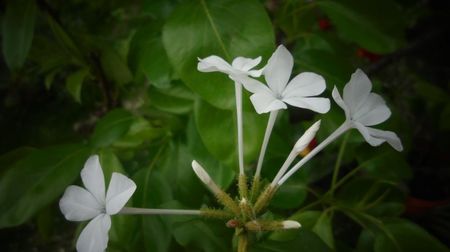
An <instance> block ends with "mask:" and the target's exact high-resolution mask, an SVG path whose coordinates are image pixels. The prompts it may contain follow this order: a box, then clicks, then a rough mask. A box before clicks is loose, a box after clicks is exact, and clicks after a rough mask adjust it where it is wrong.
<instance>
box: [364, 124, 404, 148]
mask: <svg viewBox="0 0 450 252" xmlns="http://www.w3.org/2000/svg"><path fill="white" fill-rule="evenodd" d="M367 130H368V131H369V133H370V135H372V136H373V137H375V138H379V139H384V140H386V141H387V142H388V144H390V145H391V146H392V147H393V148H394V149H395V150H396V151H402V150H403V145H402V142H401V141H400V138H398V136H397V135H396V134H395V133H394V132H392V131H385V130H379V129H374V128H369V127H367Z"/></svg>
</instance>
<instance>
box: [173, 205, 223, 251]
mask: <svg viewBox="0 0 450 252" xmlns="http://www.w3.org/2000/svg"><path fill="white" fill-rule="evenodd" d="M164 208H172V209H186V207H185V206H183V205H181V204H179V203H178V202H175V201H173V202H169V203H168V204H165V205H164ZM167 219H168V220H169V222H170V223H171V228H172V232H173V235H174V237H175V240H176V241H177V242H178V243H179V244H180V245H182V246H183V247H188V248H192V251H205V252H220V251H224V252H227V251H231V250H232V249H231V242H230V240H231V237H232V229H229V228H227V227H226V226H225V225H224V223H223V221H213V220H204V219H202V218H200V217H198V216H186V215H178V216H167Z"/></svg>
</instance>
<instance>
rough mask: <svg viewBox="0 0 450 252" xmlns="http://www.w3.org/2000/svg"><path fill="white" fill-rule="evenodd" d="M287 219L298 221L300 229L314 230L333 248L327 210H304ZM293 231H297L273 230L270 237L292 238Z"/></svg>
mask: <svg viewBox="0 0 450 252" xmlns="http://www.w3.org/2000/svg"><path fill="white" fill-rule="evenodd" d="M289 220H295V221H298V222H299V223H301V225H302V229H301V230H308V231H312V232H314V233H315V234H316V235H317V236H318V237H320V238H321V239H322V241H323V242H324V243H325V244H327V246H328V247H329V248H334V237H333V229H332V225H331V216H330V215H329V213H328V211H324V212H320V211H304V212H300V213H297V214H294V215H292V216H291V217H289ZM295 232H298V231H294V230H293V231H290V230H288V231H285V232H274V233H273V234H272V235H271V236H270V237H271V239H273V240H278V241H286V240H290V239H292V236H293V234H294V233H295Z"/></svg>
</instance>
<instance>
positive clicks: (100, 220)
mask: <svg viewBox="0 0 450 252" xmlns="http://www.w3.org/2000/svg"><path fill="white" fill-rule="evenodd" d="M110 228H111V217H109V215H107V214H101V215H99V216H97V217H95V218H94V219H93V220H91V221H90V222H89V223H88V224H87V225H86V227H85V228H84V229H83V231H81V234H80V236H79V237H78V241H77V251H78V252H103V251H105V249H106V247H107V246H108V232H109V229H110Z"/></svg>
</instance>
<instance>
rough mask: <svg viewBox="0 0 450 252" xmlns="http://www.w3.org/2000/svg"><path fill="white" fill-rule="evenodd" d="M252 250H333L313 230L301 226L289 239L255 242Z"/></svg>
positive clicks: (324, 251) (276, 251) (264, 251)
mask: <svg viewBox="0 0 450 252" xmlns="http://www.w3.org/2000/svg"><path fill="white" fill-rule="evenodd" d="M250 251H251V252H285V251H320V252H331V251H332V250H331V249H330V248H329V247H328V246H327V245H326V244H325V243H324V242H323V241H322V240H321V239H320V238H319V237H318V236H317V235H316V234H315V233H313V232H311V231H309V230H306V229H302V228H300V229H299V230H296V231H295V235H294V237H293V238H292V239H291V240H289V241H271V240H266V241H262V242H259V243H257V244H255V246H254V247H252V248H251V249H250Z"/></svg>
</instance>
